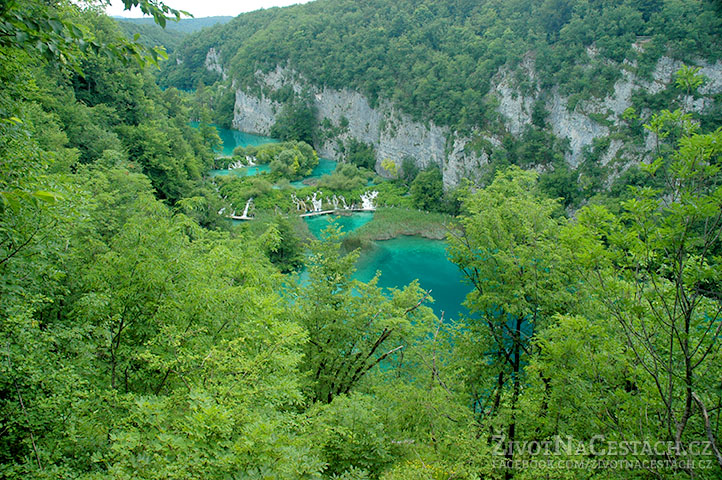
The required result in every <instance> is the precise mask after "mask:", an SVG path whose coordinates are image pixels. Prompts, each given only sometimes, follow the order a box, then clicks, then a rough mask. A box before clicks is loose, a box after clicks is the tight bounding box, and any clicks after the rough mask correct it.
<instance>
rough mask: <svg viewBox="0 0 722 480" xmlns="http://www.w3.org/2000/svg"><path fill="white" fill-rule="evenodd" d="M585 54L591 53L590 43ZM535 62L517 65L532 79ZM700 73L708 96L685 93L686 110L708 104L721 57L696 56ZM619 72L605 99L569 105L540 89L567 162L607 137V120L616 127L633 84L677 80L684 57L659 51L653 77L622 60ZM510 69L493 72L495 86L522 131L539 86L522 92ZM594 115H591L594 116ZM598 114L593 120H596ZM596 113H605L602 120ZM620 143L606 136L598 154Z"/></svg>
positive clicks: (651, 88) (718, 83)
mask: <svg viewBox="0 0 722 480" xmlns="http://www.w3.org/2000/svg"><path fill="white" fill-rule="evenodd" d="M587 54H588V55H590V56H594V55H596V52H595V51H594V50H593V49H590V50H588V52H587ZM532 63H533V62H530V61H529V59H526V60H525V61H524V62H522V65H521V68H522V71H523V72H524V74H525V75H527V77H528V78H529V79H530V80H532V82H534V81H535V75H534V71H533V67H532V66H531V65H532ZM699 66H700V67H701V70H700V73H701V74H703V75H704V76H705V77H707V80H708V81H707V83H706V84H705V85H704V86H703V87H702V88H700V90H699V93H700V94H702V95H706V96H707V97H703V98H698V99H692V98H683V99H682V101H683V103H684V104H685V105H686V107H687V109H688V110H690V111H696V112H701V111H703V110H704V109H705V108H707V107H709V106H710V104H711V102H712V99H711V98H709V96H710V95H713V94H716V93H719V92H722V62H719V61H718V62H717V63H715V64H708V63H705V62H702V61H700V62H699ZM622 67H623V70H622V78H621V79H619V80H618V81H617V82H616V83H615V84H614V93H613V94H612V95H610V96H608V97H606V98H603V99H588V100H586V101H582V102H579V103H578V104H577V105H576V106H575V108H574V109H570V108H569V99H568V98H567V97H564V96H562V95H560V94H559V91H558V90H557V89H554V90H552V91H551V92H550V94H548V95H544V96H543V99H542V101H543V102H544V107H545V109H546V111H547V113H548V118H547V121H548V123H549V125H550V126H551V129H552V132H553V133H554V135H556V136H557V137H559V138H561V139H566V140H567V141H568V143H569V151H568V152H567V156H566V160H567V163H569V164H570V165H571V166H574V167H576V166H578V165H579V163H580V162H581V160H582V156H583V152H584V149H585V147H588V146H590V145H592V144H593V142H594V140H595V139H597V138H602V137H606V136H608V135H609V133H610V126H611V127H617V126H619V125H620V122H621V121H622V114H623V113H624V111H625V110H627V108H629V107H631V106H632V94H633V93H634V92H635V91H636V90H640V89H643V90H646V91H648V92H649V93H652V94H654V93H658V92H660V91H662V90H665V89H666V88H668V87H669V86H671V85H674V82H675V73H676V72H677V71H678V70H679V69H680V68H681V67H682V62H680V61H676V60H673V59H671V58H669V57H662V58H661V59H660V60H659V61H658V62H657V65H656V68H655V70H654V72H653V73H652V76H651V80H644V79H640V78H638V77H637V76H636V75H634V74H633V73H632V72H631V71H632V70H634V69H635V68H636V65H634V64H632V63H625V64H623V65H622ZM514 85H515V82H514V81H513V79H512V75H511V72H509V71H507V70H502V71H501V72H499V74H498V75H497V79H496V85H495V92H496V95H497V98H498V100H499V108H498V111H499V113H500V114H501V115H502V117H503V119H504V123H505V125H506V127H507V129H508V130H509V132H510V133H511V134H512V135H520V134H521V133H522V132H523V130H524V128H525V127H526V125H528V124H530V123H531V112H532V109H533V107H534V105H535V104H536V102H537V101H539V99H540V97H541V95H540V89H539V88H538V87H537V88H536V89H535V91H534V93H531V94H526V95H525V94H522V93H520V92H519V91H518V89H517V88H515V87H514ZM593 117H594V118H593ZM595 118H596V120H595ZM599 119H604V121H603V122H600V120H599ZM620 147H621V143H620V142H619V141H613V142H610V146H609V148H608V150H607V152H606V153H605V154H604V156H603V157H602V158H603V159H604V160H606V161H609V160H610V159H611V158H613V157H614V155H616V153H617V152H618V151H619V149H620Z"/></svg>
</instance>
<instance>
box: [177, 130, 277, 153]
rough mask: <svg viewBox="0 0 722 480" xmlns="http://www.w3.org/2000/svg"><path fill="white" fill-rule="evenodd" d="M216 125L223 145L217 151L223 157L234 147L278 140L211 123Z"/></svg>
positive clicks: (253, 145)
mask: <svg viewBox="0 0 722 480" xmlns="http://www.w3.org/2000/svg"><path fill="white" fill-rule="evenodd" d="M199 125H200V123H199V122H191V127H193V128H198V126H199ZM211 125H212V126H214V127H216V130H217V131H218V136H219V137H221V141H222V142H223V147H222V148H221V150H220V151H218V152H217V153H219V154H221V155H223V156H224V157H230V156H231V155H233V150H234V149H235V148H236V147H257V146H259V145H264V144H266V143H278V142H280V140H278V139H277V138H271V137H264V136H261V135H254V134H252V133H246V132H239V131H238V130H231V129H228V128H223V127H220V126H218V125H216V124H214V123H212V124H211Z"/></svg>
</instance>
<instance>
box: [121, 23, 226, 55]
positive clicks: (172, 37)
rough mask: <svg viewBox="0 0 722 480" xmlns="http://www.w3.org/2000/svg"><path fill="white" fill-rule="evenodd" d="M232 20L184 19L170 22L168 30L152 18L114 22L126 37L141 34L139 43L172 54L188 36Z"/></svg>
mask: <svg viewBox="0 0 722 480" xmlns="http://www.w3.org/2000/svg"><path fill="white" fill-rule="evenodd" d="M232 18H233V17H203V18H183V19H181V20H179V21H178V22H173V21H170V22H168V23H167V24H166V28H161V27H160V26H159V25H157V24H156V23H155V22H154V21H153V19H152V18H125V17H115V18H114V20H115V21H116V22H117V23H118V26H119V27H120V29H121V31H122V32H123V33H124V34H125V36H126V37H128V38H133V36H134V35H135V34H136V33H138V34H140V38H139V41H140V43H142V44H143V45H146V46H148V47H155V46H163V47H165V49H166V51H167V52H169V53H171V52H173V50H175V48H176V47H177V46H178V44H180V42H181V41H182V39H183V37H185V36H186V35H188V34H191V33H195V32H198V31H199V30H202V29H204V28H207V27H212V26H213V25H217V24H223V23H227V22H228V21H230V20H231V19H232Z"/></svg>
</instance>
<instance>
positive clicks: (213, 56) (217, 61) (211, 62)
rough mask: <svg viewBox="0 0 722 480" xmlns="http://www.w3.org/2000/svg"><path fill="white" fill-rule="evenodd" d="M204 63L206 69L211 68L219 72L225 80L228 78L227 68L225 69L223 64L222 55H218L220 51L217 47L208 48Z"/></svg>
mask: <svg viewBox="0 0 722 480" xmlns="http://www.w3.org/2000/svg"><path fill="white" fill-rule="evenodd" d="M204 65H205V67H206V69H208V70H210V71H211V72H216V73H218V74H219V75H220V76H221V77H222V78H223V80H224V81H225V80H228V75H227V74H226V72H225V70H224V69H223V65H222V64H221V57H220V55H218V52H217V51H216V49H215V48H211V49H210V50H208V53H207V54H206V61H205V62H204Z"/></svg>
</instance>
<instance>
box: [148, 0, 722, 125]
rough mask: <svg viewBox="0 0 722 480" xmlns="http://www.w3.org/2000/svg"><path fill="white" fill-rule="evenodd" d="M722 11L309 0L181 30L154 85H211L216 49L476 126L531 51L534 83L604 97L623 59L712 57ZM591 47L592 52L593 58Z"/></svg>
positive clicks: (250, 77) (512, 0) (238, 68)
mask: <svg viewBox="0 0 722 480" xmlns="http://www.w3.org/2000/svg"><path fill="white" fill-rule="evenodd" d="M721 12H722V10H721V9H720V4H719V2H713V1H708V0H701V1H690V2H680V1H654V0H648V1H643V2H640V1H630V0H626V1H619V2H598V1H586V0H532V1H528V0H496V1H482V2H479V1H472V0H443V1H438V0H434V1H430V0H426V1H412V0H400V1H396V2H388V1H385V0H370V1H366V2H357V1H353V0H317V1H315V2H311V3H308V4H305V5H300V6H295V7H291V8H285V9H270V10H265V11H258V12H253V13H249V14H245V15H241V16H239V17H237V18H235V19H233V20H232V21H231V22H229V23H228V24H225V25H221V26H216V27H214V28H212V29H210V30H208V31H205V32H204V33H203V35H196V36H192V37H189V38H188V39H187V40H186V41H185V42H184V43H183V45H182V46H181V47H180V48H179V51H178V53H177V56H178V58H180V59H182V60H183V63H182V64H180V65H178V64H176V62H169V63H168V69H167V70H166V71H165V73H164V75H163V78H162V81H163V82H164V83H166V84H168V85H175V86H177V87H181V88H186V89H187V88H192V87H194V86H196V85H197V82H198V81H199V79H203V80H204V82H206V83H208V81H209V76H208V74H207V73H206V72H205V71H204V68H203V61H204V59H205V55H206V53H207V52H208V49H209V48H210V47H216V49H218V50H220V54H221V58H222V62H223V63H224V65H227V66H229V71H230V73H231V76H232V77H233V78H234V79H236V80H237V81H238V82H240V85H241V86H244V85H246V86H247V85H253V84H254V73H255V72H256V71H257V70H259V69H260V70H262V71H269V70H272V69H274V68H275V67H276V65H284V66H285V65H288V66H290V67H292V68H293V69H294V70H296V71H298V72H299V73H301V74H303V75H304V76H305V77H306V78H308V79H311V80H312V81H313V82H314V83H316V84H318V85H324V86H329V87H334V88H352V89H355V90H358V91H361V92H362V93H364V94H365V95H366V96H367V97H368V98H369V99H370V100H371V101H372V103H373V102H374V101H375V100H377V99H379V98H384V99H388V100H393V101H394V102H395V104H396V105H398V106H399V107H400V108H401V109H402V110H403V111H405V112H406V113H409V114H411V115H412V116H413V117H414V118H416V119H428V118H431V119H433V120H435V121H436V122H437V123H440V124H445V125H452V126H454V125H464V124H467V123H471V124H475V125H478V124H483V123H484V122H485V120H486V119H488V117H489V115H488V114H487V112H488V111H489V110H490V105H489V102H488V99H487V98H486V97H485V95H486V94H487V93H488V92H489V89H490V85H491V83H492V78H493V76H494V75H495V74H496V73H497V72H498V70H499V68H500V67H501V66H503V65H507V66H510V67H512V68H513V67H515V66H517V65H519V63H520V62H521V61H522V59H523V58H524V57H525V55H528V54H531V55H532V57H533V62H534V66H535V70H536V71H537V72H538V75H539V77H540V80H541V82H542V84H543V85H545V86H551V85H559V86H560V87H561V93H563V94H566V95H577V96H578V97H580V98H583V97H587V96H590V95H592V96H603V95H605V94H608V93H609V92H610V91H611V90H612V88H613V85H614V81H615V80H616V79H618V78H619V76H620V71H619V70H620V68H619V64H620V63H621V62H622V61H624V60H625V59H626V60H628V61H636V62H637V67H636V69H637V70H638V73H640V74H642V75H644V74H648V73H649V72H650V71H651V69H652V68H653V66H654V64H655V61H656V60H657V59H658V58H659V57H660V56H661V55H662V54H669V55H671V56H673V57H675V58H680V59H683V60H691V59H698V58H704V59H707V60H709V61H712V62H714V61H716V60H717V59H719V58H721V57H722V48H721V45H722V42H720V32H721V31H722V27H721V18H722V15H721ZM639 43H643V44H644V48H643V49H638V48H635V44H637V45H638V44H639ZM591 46H593V47H594V48H595V49H597V50H598V55H597V56H596V57H595V58H594V60H593V61H591V63H590V61H589V59H588V57H587V56H586V55H585V51H586V49H587V48H588V47H591ZM211 79H212V78H211ZM518 83H519V84H520V85H521V86H522V88H523V87H524V85H525V79H524V78H519V79H518Z"/></svg>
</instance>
